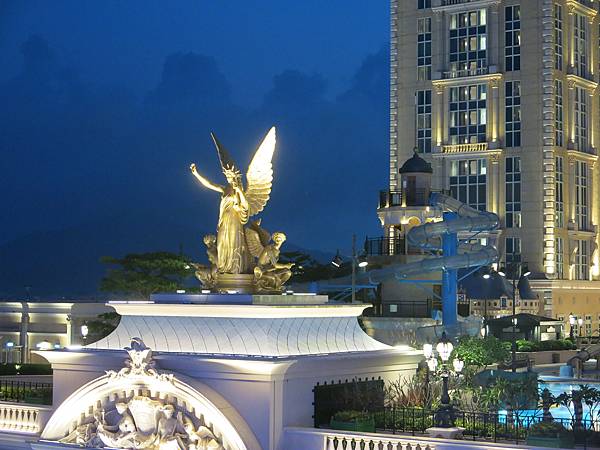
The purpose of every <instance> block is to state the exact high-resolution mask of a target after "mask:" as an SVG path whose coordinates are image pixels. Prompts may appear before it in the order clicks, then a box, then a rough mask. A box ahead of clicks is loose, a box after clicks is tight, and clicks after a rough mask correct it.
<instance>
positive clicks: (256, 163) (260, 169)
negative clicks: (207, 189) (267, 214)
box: [246, 127, 275, 216]
mask: <svg viewBox="0 0 600 450" xmlns="http://www.w3.org/2000/svg"><path fill="white" fill-rule="evenodd" d="M274 151H275V127H273V128H271V129H270V130H269V132H268V133H267V135H266V136H265V138H264V139H263V141H262V143H261V144H260V146H259V147H258V150H256V153H255V154H254V158H252V161H251V162H250V165H249V166H248V173H246V181H247V187H246V199H247V200H248V205H249V215H250V216H253V215H255V214H258V213H259V212H261V211H262V210H263V209H264V207H265V205H266V204H267V201H268V200H269V195H270V194H271V186H272V185H273V164H272V162H271V160H272V159H273V152H274Z"/></svg>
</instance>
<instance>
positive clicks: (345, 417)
mask: <svg viewBox="0 0 600 450" xmlns="http://www.w3.org/2000/svg"><path fill="white" fill-rule="evenodd" d="M367 417H368V415H367V414H366V413H365V412H364V411H355V410H346V411H338V412H336V413H335V414H334V415H333V420H337V421H339V422H353V421H355V420H362V419H365V418H367Z"/></svg>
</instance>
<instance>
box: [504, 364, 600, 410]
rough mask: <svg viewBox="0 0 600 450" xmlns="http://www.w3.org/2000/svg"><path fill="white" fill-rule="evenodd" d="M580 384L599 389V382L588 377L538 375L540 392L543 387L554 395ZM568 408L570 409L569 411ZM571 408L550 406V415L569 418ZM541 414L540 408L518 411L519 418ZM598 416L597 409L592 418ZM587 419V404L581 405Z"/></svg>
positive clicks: (568, 390) (574, 388) (577, 386)
mask: <svg viewBox="0 0 600 450" xmlns="http://www.w3.org/2000/svg"><path fill="white" fill-rule="evenodd" d="M581 385H587V386H590V387H593V388H596V389H599V390H600V382H598V381H596V380H589V379H587V380H586V379H581V380H577V379H572V378H564V377H556V376H549V375H542V376H540V377H539V390H540V392H541V391H542V390H544V389H548V390H549V391H550V393H551V394H552V395H553V396H555V397H556V396H558V395H560V394H562V393H564V392H569V393H570V392H573V391H577V390H579V386H581ZM569 409H570V410H571V411H569ZM572 410H573V409H572V406H571V407H570V408H567V407H566V406H555V407H553V408H550V412H551V413H552V417H554V418H555V419H564V420H571V419H572V418H573V416H572ZM499 412H500V413H501V414H506V410H502V411H499ZM541 416H542V411H541V410H533V409H528V410H523V411H520V412H519V417H520V418H527V417H541ZM598 416H599V414H598V411H595V414H594V417H593V419H595V420H599V417H598ZM589 419H590V411H589V408H588V407H587V406H585V405H583V420H589Z"/></svg>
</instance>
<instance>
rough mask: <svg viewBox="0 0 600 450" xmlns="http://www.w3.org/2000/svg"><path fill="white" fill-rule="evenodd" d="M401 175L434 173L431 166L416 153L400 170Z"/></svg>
mask: <svg viewBox="0 0 600 450" xmlns="http://www.w3.org/2000/svg"><path fill="white" fill-rule="evenodd" d="M399 172H400V173H433V169H432V168H431V164H429V163H428V162H427V161H425V160H424V159H423V158H421V157H420V156H419V155H418V154H417V152H416V151H415V152H414V154H413V155H412V157H410V158H408V159H407V160H406V161H405V162H404V164H402V167H400V170H399Z"/></svg>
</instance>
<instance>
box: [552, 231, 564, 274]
mask: <svg viewBox="0 0 600 450" xmlns="http://www.w3.org/2000/svg"><path fill="white" fill-rule="evenodd" d="M554 251H555V252H556V253H555V255H556V277H557V278H558V279H559V280H562V279H563V278H564V277H565V260H564V255H565V253H564V252H565V250H564V248H563V240H562V238H559V237H557V238H556V239H555V243H554Z"/></svg>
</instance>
